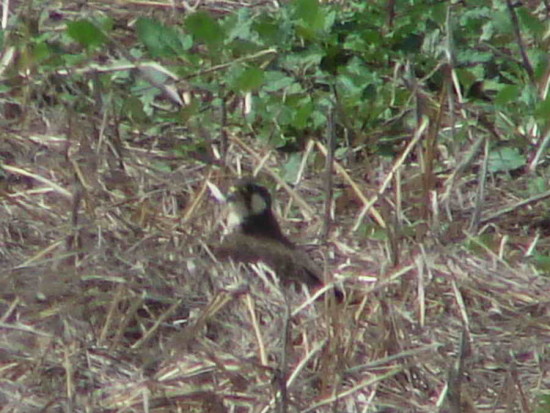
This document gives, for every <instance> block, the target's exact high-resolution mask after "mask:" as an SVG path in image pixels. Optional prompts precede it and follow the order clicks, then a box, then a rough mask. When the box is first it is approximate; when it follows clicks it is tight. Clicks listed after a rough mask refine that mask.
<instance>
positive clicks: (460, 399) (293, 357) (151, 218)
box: [0, 3, 550, 413]
mask: <svg viewBox="0 0 550 413" xmlns="http://www.w3.org/2000/svg"><path fill="white" fill-rule="evenodd" d="M227 4H229V3H227ZM34 109H35V108H33V107H32V106H31V107H29V109H28V110H26V113H25V116H26V119H25V121H24V122H21V124H18V125H12V126H11V127H10V128H9V129H8V128H6V129H5V130H4V131H2V132H1V136H0V139H1V142H0V143H1V147H0V153H1V155H2V158H3V169H4V174H5V176H4V178H3V180H2V184H3V186H2V189H1V192H0V222H1V223H2V225H1V227H0V231H1V235H0V237H1V238H0V263H1V264H2V265H1V268H2V269H1V271H0V411H1V412H58V411H67V412H70V411H72V412H149V411H150V412H179V411H182V412H213V413H218V412H270V411H278V412H303V413H305V412H367V411H372V412H435V411H441V412H449V413H456V412H534V411H535V409H536V407H537V406H538V405H539V404H538V397H540V395H541V394H543V392H544V391H547V389H548V388H550V373H549V370H550V362H549V359H548V358H549V354H548V353H549V344H548V343H550V278H549V277H548V276H547V275H544V274H540V273H539V272H537V271H536V270H535V267H534V266H533V265H532V263H531V262H530V261H529V259H528V258H527V254H526V253H527V252H528V251H529V247H530V246H532V244H533V243H536V242H539V243H540V242H543V241H539V238H538V237H539V236H538V235H537V234H536V233H535V230H534V229H533V228H531V227H529V230H528V231H524V228H525V227H524V226H523V225H521V222H522V220H529V219H531V215H529V214H534V215H535V216H538V214H537V211H539V212H540V210H541V207H540V204H539V203H536V204H535V205H534V207H533V208H531V209H530V210H529V211H528V212H527V213H525V214H524V213H523V212H518V214H517V216H513V214H512V215H510V214H509V213H507V214H505V215H504V216H500V217H498V218H497V219H495V220H492V221H490V223H489V224H487V226H486V227H484V228H482V229H481V230H479V233H483V232H492V233H497V234H501V235H502V236H499V237H495V239H499V240H500V244H498V245H493V246H491V245H489V246H488V245H486V244H482V243H479V241H478V240H477V238H475V237H474V236H473V235H469V234H471V233H470V232H468V231H467V226H468V222H469V218H470V217H469V216H468V214H470V213H471V212H472V211H473V210H474V204H475V202H476V191H477V190H478V185H477V181H476V177H474V176H473V175H472V174H471V173H470V172H465V171H464V170H461V171H459V172H458V168H459V167H460V165H459V166H456V167H455V168H456V169H454V170H453V171H450V173H449V175H448V177H452V178H448V179H445V180H442V188H443V190H448V191H449V194H451V196H449V197H448V199H447V201H446V202H447V203H448V204H445V205H447V206H448V210H449V211H451V212H452V214H451V216H450V217H449V216H447V215H446V216H445V217H443V216H440V217H439V221H438V222H436V223H434V222H432V225H433V226H432V227H430V228H427V229H426V228H424V229H422V230H419V232H418V233H417V234H414V235H409V236H406V235H405V234H401V233H399V230H398V229H397V226H396V225H394V223H392V219H391V217H392V216H394V213H395V209H394V208H397V207H396V205H398V202H397V201H396V200H397V199H398V198H399V197H397V196H396V193H397V191H398V190H399V189H398V187H397V185H396V184H395V182H396V181H391V182H394V184H392V185H390V186H391V187H390V188H388V189H387V190H383V191H382V189H385V188H383V185H385V180H386V178H387V177H388V176H390V174H394V173H395V172H397V171H399V172H400V173H401V174H402V175H403V176H412V177H414V174H415V171H417V170H418V166H417V165H414V164H409V165H407V164H406V163H404V164H400V163H399V161H397V160H396V161H394V163H388V162H387V161H382V160H380V161H376V164H375V163H374V162H371V165H370V170H369V176H370V178H369V180H368V182H367V181H366V180H365V179H364V176H363V174H362V173H360V172H359V171H360V170H361V168H362V165H358V164H353V162H350V163H337V165H336V166H335V168H334V170H335V181H336V185H337V186H338V188H341V189H342V196H341V199H340V200H337V201H336V214H335V220H334V223H333V225H332V229H331V231H330V232H329V235H328V238H327V242H326V244H325V245H318V246H316V247H314V248H313V251H312V255H313V256H315V258H316V259H317V260H318V261H319V263H321V264H323V265H324V266H325V268H326V271H325V272H326V275H327V277H328V278H330V279H333V280H334V282H336V283H338V285H341V286H343V288H344V290H345V291H346V292H347V294H348V299H347V301H346V302H345V303H344V304H342V305H337V304H336V303H334V302H332V301H331V300H328V301H327V302H319V301H315V297H311V296H309V295H308V294H307V292H301V291H294V290H293V289H289V288H287V287H280V286H278V285H277V282H276V280H275V279H274V277H273V276H272V274H271V273H270V270H269V269H268V268H265V267H262V266H261V265H260V266H255V267H245V266H237V265H234V264H232V263H221V262H219V261H218V260H216V258H215V257H214V256H213V255H212V253H211V250H210V248H209V246H210V245H211V243H212V242H216V241H217V240H219V239H220V237H221V236H222V233H223V230H224V225H223V222H222V219H221V218H222V216H223V212H222V210H223V206H222V205H220V204H219V203H218V202H217V201H216V200H215V199H214V197H213V196H212V194H211V192H210V190H209V187H208V183H213V184H215V185H216V186H218V187H220V188H222V189H225V188H226V187H227V185H228V183H229V182H230V181H231V180H232V179H234V178H235V177H236V176H237V175H238V171H241V170H242V171H246V172H250V171H255V170H259V176H260V177H261V179H262V181H263V182H265V183H267V184H269V185H270V186H271V187H273V188H275V189H276V191H275V192H276V195H277V199H278V204H277V209H278V212H279V215H280V216H281V217H282V221H283V223H284V228H285V230H286V231H287V232H288V233H292V234H294V235H295V238H296V239H301V240H302V241H303V242H304V243H305V242H315V241H316V240H317V234H319V233H320V229H321V227H322V224H323V219H324V215H323V213H322V210H323V206H322V201H321V200H320V199H322V197H321V195H322V194H323V190H324V189H323V188H324V183H323V178H322V176H321V175H320V174H319V173H318V171H317V170H313V169H311V168H306V169H305V170H304V173H303V174H302V175H301V178H300V179H299V180H298V182H297V184H296V185H295V186H294V187H292V188H291V187H289V186H288V185H286V184H284V183H283V182H282V180H280V178H278V179H277V177H278V174H277V171H278V167H279V165H281V163H282V157H283V155H281V154H280V153H277V152H275V151H273V150H271V149H270V148H267V147H265V146H262V145H260V144H259V143H258V142H256V141H253V140H248V139H247V138H246V137H245V136H241V135H239V134H238V133H237V132H233V135H231V136H229V138H228V142H229V147H228V149H227V152H226V153H227V156H226V158H225V160H224V162H223V167H220V166H219V164H209V163H204V162H201V161H197V160H193V159H190V158H189V157H184V156H176V155H174V151H173V150H172V149H173V148H174V147H176V146H177V145H178V144H180V143H181V142H180V141H179V140H178V139H180V138H181V137H180V136H177V135H174V136H153V137H147V138H144V137H143V136H141V135H139V134H131V133H128V135H127V136H126V137H125V139H124V143H122V142H118V141H117V140H116V139H115V137H116V136H118V135H117V134H116V133H114V131H115V130H116V126H115V125H113V124H112V123H111V124H110V125H109V126H108V127H107V128H106V129H105V130H104V131H102V132H101V133H98V128H97V125H98V124H99V123H98V122H99V121H100V120H99V119H97V118H94V116H93V115H90V116H89V117H84V116H82V117H79V115H76V114H74V113H73V112H71V111H69V110H67V111H61V113H59V111H58V112H56V113H57V115H55V116H57V117H56V118H55V122H52V116H53V115H52V114H51V113H50V112H46V114H44V112H43V111H42V109H41V110H34ZM56 110H57V109H56ZM103 132H105V134H103ZM417 132H418V137H419V138H420V137H421V133H420V128H419V130H417ZM309 150H310V152H309V155H308V156H310V157H312V158H313V157H317V158H318V159H320V160H324V154H323V146H322V145H320V144H318V145H314V144H311V146H310V147H309ZM159 165H162V166H163V167H160V166H159ZM166 166H170V168H166ZM453 172H457V173H456V174H453ZM405 181H406V182H405V183H404V187H406V184H407V183H410V182H411V181H412V182H413V185H414V180H413V178H411V179H410V180H407V179H406V180H405ZM388 182H390V181H388ZM509 184H510V185H509V186H508V187H507V188H505V189H503V188H499V182H498V181H488V183H487V188H486V190H487V194H488V196H487V199H486V204H485V208H484V211H483V213H485V212H486V209H487V208H489V207H491V208H492V209H493V212H494V211H498V210H499V209H500V208H504V207H506V206H509V205H510V204H511V203H513V202H509V201H508V199H509V198H510V199H513V200H514V202H517V197H516V196H515V195H512V194H513V193H514V191H515V190H516V189H517V188H515V187H514V185H518V186H520V185H524V183H523V182H522V181H521V180H517V181H511V182H509ZM443 190H442V192H443ZM376 194H378V195H376ZM403 195H404V196H403V197H402V198H401V199H402V201H403V204H404V205H405V206H407V202H408V201H410V202H411V203H414V202H417V201H418V199H417V198H416V196H417V194H414V193H413V191H410V192H408V191H406V190H404V191H403ZM375 196H377V197H378V198H377V199H378V202H376V203H375V205H374V208H375V209H372V210H371V209H367V208H365V206H369V205H368V204H369V203H370V200H372V199H375ZM342 199H343V200H344V201H342ZM394 201H395V202H394ZM436 205H437V207H438V208H440V209H441V210H444V208H443V202H442V203H441V204H437V203H436ZM432 206H433V205H432ZM362 211H364V212H368V213H367V214H365V217H364V220H365V222H367V223H369V225H375V223H376V224H380V223H383V224H385V225H387V226H388V227H389V228H390V230H387V235H386V237H385V238H382V239H385V240H379V241H377V240H375V238H374V237H370V236H368V235H370V234H368V233H366V232H365V231H364V232H361V231H354V230H353V229H354V227H356V226H357V224H358V223H360V222H359V221H360V220H359V216H360V215H361V212H362ZM373 211H375V212H376V213H378V215H375V212H373ZM514 211H516V210H514ZM514 211H512V212H514ZM466 212H468V214H466ZM442 215H443V214H442ZM488 215H490V214H489V213H488V212H487V215H484V216H488ZM480 222H481V223H483V224H485V223H484V221H483V219H481V220H480ZM516 224H517V225H516ZM468 237H471V239H468ZM508 237H513V240H512V241H509V238H508ZM507 240H508V241H507ZM491 247H493V248H491Z"/></svg>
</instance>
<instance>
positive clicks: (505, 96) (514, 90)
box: [495, 85, 520, 105]
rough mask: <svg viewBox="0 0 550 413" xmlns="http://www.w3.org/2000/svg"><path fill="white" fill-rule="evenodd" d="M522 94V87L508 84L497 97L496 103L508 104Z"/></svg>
mask: <svg viewBox="0 0 550 413" xmlns="http://www.w3.org/2000/svg"><path fill="white" fill-rule="evenodd" d="M519 95H520V88H519V86H518V85H506V86H504V87H503V88H502V89H500V92H498V94H497V95H496V97H495V103H496V104H497V105H507V104H508V103H510V102H512V101H516V100H517V99H518V98H519Z"/></svg>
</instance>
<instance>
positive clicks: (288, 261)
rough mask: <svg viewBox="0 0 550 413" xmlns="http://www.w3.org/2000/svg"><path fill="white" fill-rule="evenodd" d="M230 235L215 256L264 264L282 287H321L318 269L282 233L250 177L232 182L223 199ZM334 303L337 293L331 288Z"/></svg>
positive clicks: (260, 188)
mask: <svg viewBox="0 0 550 413" xmlns="http://www.w3.org/2000/svg"><path fill="white" fill-rule="evenodd" d="M226 201H227V204H228V206H229V215H228V225H229V227H230V233H229V234H228V235H227V236H226V237H225V238H224V240H223V241H222V243H221V244H220V245H219V246H218V247H217V249H216V250H217V251H216V252H217V255H218V256H220V257H221V258H227V257H229V258H231V259H233V260H234V261H237V262H245V263H253V262H264V263H265V264H267V265H268V266H269V267H271V268H272V269H273V270H274V272H275V273H276V274H277V276H278V277H279V279H280V280H281V282H282V283H283V284H291V283H294V284H298V285H300V284H305V285H307V286H308V287H309V288H312V289H318V288H320V287H323V286H324V284H325V283H324V282H323V278H322V273H323V272H322V270H321V269H320V268H319V267H318V266H317V265H316V264H315V263H314V262H313V260H312V259H311V258H310V257H309V256H308V254H307V253H306V252H305V251H303V250H302V249H300V248H299V247H298V246H296V245H295V244H294V243H293V242H292V241H290V239H289V238H288V237H287V236H286V235H285V234H284V233H283V231H282V230H281V227H280V225H279V222H278V221H277V218H276V217H275V214H274V212H273V209H272V198H271V194H270V192H269V190H268V189H267V188H266V187H265V186H262V185H260V184H259V183H257V182H256V181H255V180H254V179H252V178H243V179H240V180H238V181H236V182H235V183H234V184H233V185H232V186H231V187H230V188H229V191H228V194H227V197H226ZM334 295H335V297H336V299H337V301H338V302H341V301H342V300H343V297H344V295H343V293H342V291H341V290H339V289H337V288H334Z"/></svg>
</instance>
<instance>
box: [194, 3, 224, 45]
mask: <svg viewBox="0 0 550 413" xmlns="http://www.w3.org/2000/svg"><path fill="white" fill-rule="evenodd" d="M185 27H186V29H187V30H189V32H190V33H191V34H192V35H193V36H194V37H195V38H196V39H197V40H200V41H202V42H204V43H206V44H207V45H208V47H210V48H216V47H217V46H219V45H220V44H221V43H222V42H223V39H224V32H223V30H222V28H221V26H220V25H219V24H218V22H217V21H216V20H214V18H213V17H212V16H210V15H209V14H208V13H206V12H204V11H199V12H197V13H194V14H192V15H191V16H189V17H188V18H187V19H185Z"/></svg>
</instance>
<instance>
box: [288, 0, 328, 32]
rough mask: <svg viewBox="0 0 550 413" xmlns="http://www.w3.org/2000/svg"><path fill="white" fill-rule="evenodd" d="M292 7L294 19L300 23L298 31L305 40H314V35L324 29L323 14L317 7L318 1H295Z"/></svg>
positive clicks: (318, 6)
mask: <svg viewBox="0 0 550 413" xmlns="http://www.w3.org/2000/svg"><path fill="white" fill-rule="evenodd" d="M292 4H293V6H294V17H295V18H296V19H297V20H298V21H299V22H300V23H301V25H300V28H301V29H302V30H298V31H299V33H300V34H301V35H302V36H303V37H305V38H310V39H311V38H314V37H315V33H316V32H318V31H321V30H323V29H325V17H326V16H325V12H324V9H322V8H321V7H320V5H319V2H318V0H296V1H294V3H292Z"/></svg>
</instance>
